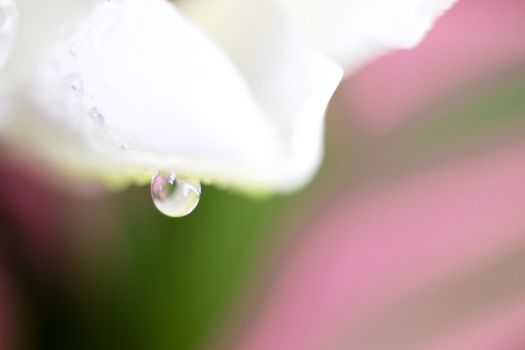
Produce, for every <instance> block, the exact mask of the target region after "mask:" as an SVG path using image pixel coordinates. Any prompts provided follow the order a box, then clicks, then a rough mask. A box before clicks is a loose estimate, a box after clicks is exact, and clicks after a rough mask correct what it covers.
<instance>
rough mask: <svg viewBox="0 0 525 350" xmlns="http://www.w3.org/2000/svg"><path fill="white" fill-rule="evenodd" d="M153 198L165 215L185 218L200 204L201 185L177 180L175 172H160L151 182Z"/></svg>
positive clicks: (195, 182)
mask: <svg viewBox="0 0 525 350" xmlns="http://www.w3.org/2000/svg"><path fill="white" fill-rule="evenodd" d="M151 196H152V197H153V202H154V203H155V206H156V207H157V209H158V210H159V211H160V212H161V213H163V214H164V215H167V216H170V217H174V218H178V217H183V216H186V215H189V214H190V213H191V212H192V211H193V210H194V209H195V208H196V207H197V204H199V200H200V196H201V185H200V183H199V182H198V181H192V180H187V179H177V177H176V175H175V173H174V172H166V171H159V172H158V173H157V175H155V176H154V177H153V179H152V181H151Z"/></svg>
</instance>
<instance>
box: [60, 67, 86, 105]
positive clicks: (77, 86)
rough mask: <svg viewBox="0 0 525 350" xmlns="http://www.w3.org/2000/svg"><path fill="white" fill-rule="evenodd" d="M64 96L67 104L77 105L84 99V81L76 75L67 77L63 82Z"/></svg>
mask: <svg viewBox="0 0 525 350" xmlns="http://www.w3.org/2000/svg"><path fill="white" fill-rule="evenodd" d="M63 87H64V92H65V95H66V97H67V99H68V101H69V102H71V103H78V102H80V101H82V99H83V97H84V81H83V80H82V76H81V75H80V74H78V73H73V74H69V75H67V76H66V77H65V78H64V80H63Z"/></svg>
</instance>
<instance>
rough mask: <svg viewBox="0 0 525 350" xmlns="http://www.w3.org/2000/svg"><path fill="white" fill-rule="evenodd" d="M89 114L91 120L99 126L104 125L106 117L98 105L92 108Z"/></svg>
mask: <svg viewBox="0 0 525 350" xmlns="http://www.w3.org/2000/svg"><path fill="white" fill-rule="evenodd" d="M88 114H89V118H90V119H91V121H92V122H93V123H94V124H95V125H97V126H103V125H104V123H105V121H106V119H105V118H104V115H103V114H102V112H101V111H100V110H99V109H98V108H96V107H93V108H91V109H90V110H89V111H88Z"/></svg>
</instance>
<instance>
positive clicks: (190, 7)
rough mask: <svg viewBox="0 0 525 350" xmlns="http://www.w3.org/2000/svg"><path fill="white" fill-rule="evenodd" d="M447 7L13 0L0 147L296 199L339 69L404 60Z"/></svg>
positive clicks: (336, 1) (69, 164) (76, 165)
mask: <svg viewBox="0 0 525 350" xmlns="http://www.w3.org/2000/svg"><path fill="white" fill-rule="evenodd" d="M2 1H3V2H2ZM5 1H7V2H11V1H12V0H0V7H1V6H2V5H3V4H4V2H5ZM451 2H452V1H451V0H439V1H438V0H433V1H429V0H426V1H425V0H406V1H386V0H372V1H356V0H353V1H342V0H327V1H321V0H303V1H299V0H273V1H272V0H186V1H185V0H182V1H177V2H175V3H170V2H167V1H166V0H112V1H96V0H75V1H71V0H18V1H17V3H18V11H19V13H20V21H19V26H18V27H19V30H18V33H17V35H18V39H17V41H16V44H15V48H14V52H13V56H12V59H11V61H10V63H9V65H8V66H7V67H6V69H5V70H4V72H3V73H2V84H4V86H6V87H7V89H8V92H9V94H8V97H9V99H10V100H11V101H16V103H15V104H14V105H15V106H14V107H13V108H12V109H11V111H10V116H11V122H10V124H9V125H8V127H7V128H5V130H4V135H5V137H6V138H8V139H10V140H13V142H17V143H19V144H20V143H23V144H24V145H27V147H28V148H31V149H33V150H34V151H38V152H40V153H41V154H42V155H43V156H46V157H47V159H49V160H50V161H52V162H54V163H57V164H59V166H60V167H62V168H64V169H67V170H70V171H72V172H74V173H76V174H79V175H82V176H86V175H97V176H100V177H102V178H105V179H106V180H109V181H112V182H118V183H123V184H126V183H129V182H132V181H134V182H139V183H143V182H147V181H149V179H151V176H152V174H154V173H155V172H156V171H157V170H158V169H172V170H174V171H176V172H177V173H180V174H184V175H186V176H191V177H193V178H196V179H200V180H203V181H205V182H212V183H216V184H220V185H227V186H231V187H233V188H237V189H240V190H245V191H248V192H256V191H289V190H293V189H296V188H297V187H299V186H301V185H303V184H304V183H306V182H307V181H308V180H309V179H311V177H312V176H313V175H314V174H315V171H316V170H317V168H318V166H319V163H320V161H321V159H322V149H323V126H324V114H325V110H326V107H327V104H328V102H329V100H330V98H331V96H332V94H333V92H334V90H335V88H336V87H337V85H338V84H339V81H340V79H341V78H342V76H343V68H342V67H345V68H346V70H347V72H348V71H351V70H352V69H355V68H356V67H357V66H359V65H361V64H363V63H364V62H365V61H367V60H369V59H371V58H373V57H375V56H377V55H378V54H381V53H383V52H384V51H386V50H388V49H394V48H408V47H412V46H413V45H415V44H416V43H417V42H419V41H420V40H421V38H422V37H423V35H424V34H425V33H426V32H427V31H428V29H429V28H430V26H431V24H432V22H433V20H434V19H435V17H436V16H438V15H439V14H440V13H441V12H442V11H443V10H444V9H445V8H447V7H448V6H450V4H451ZM14 22H15V21H13V23H14ZM0 24H1V18H0ZM5 33H7V32H1V34H0V63H2V61H1V59H2V57H3V56H2V55H7V54H8V52H9V51H10V50H9V46H10V45H11V44H10V42H9V41H8V40H7V39H6V38H11V37H12V36H7V35H10V34H7V35H5Z"/></svg>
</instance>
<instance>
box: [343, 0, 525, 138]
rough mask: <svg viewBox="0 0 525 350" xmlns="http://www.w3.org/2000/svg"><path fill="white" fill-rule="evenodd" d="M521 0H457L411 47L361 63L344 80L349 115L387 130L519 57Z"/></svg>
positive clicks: (522, 46)
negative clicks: (426, 34)
mask: <svg viewBox="0 0 525 350" xmlns="http://www.w3.org/2000/svg"><path fill="white" fill-rule="evenodd" d="M524 18H525V1H522V0H497V1H494V0H461V1H459V2H458V4H457V5H456V6H455V7H454V8H453V9H452V10H451V11H449V12H448V13H447V15H446V16H443V17H442V18H441V19H440V20H439V21H438V22H437V24H436V26H435V27H434V29H433V31H432V32H431V33H430V34H429V35H428V37H427V38H426V39H425V41H424V42H423V43H422V44H421V45H420V46H418V47H417V48H416V49H414V50H410V51H397V52H394V53H392V54H389V55H387V56H385V57H383V58H381V59H379V60H378V61H377V62H375V63H373V64H371V65H369V66H367V67H366V68H364V69H363V70H362V71H361V72H360V73H358V74H357V75H356V76H355V77H352V78H351V79H349V80H348V81H347V82H346V84H349V85H350V88H348V89H346V90H345V93H344V94H345V97H346V98H347V99H348V101H350V102H349V104H348V105H349V108H352V112H351V113H350V115H354V116H355V117H357V118H360V122H362V123H363V124H364V125H365V126H367V127H368V128H370V129H371V130H374V131H388V130H390V129H392V128H393V127H395V126H396V125H398V124H399V123H401V122H402V121H404V120H406V119H407V118H410V117H411V116H412V115H413V114H414V113H417V112H418V111H419V110H420V109H422V108H424V107H426V106H427V105H428V104H429V103H431V102H432V101H435V100H437V99H439V98H440V97H444V96H446V95H447V94H450V92H451V91H453V90H454V89H456V88H459V87H461V86H462V85H464V84H472V83H474V82H476V81H478V80H479V79H482V78H483V77H486V76H490V75H491V74H495V73H498V72H499V71H500V70H501V69H509V68H512V67H513V66H516V65H517V64H519V63H524V62H525V40H524V37H525V20H524Z"/></svg>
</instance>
